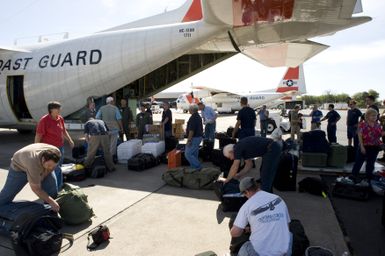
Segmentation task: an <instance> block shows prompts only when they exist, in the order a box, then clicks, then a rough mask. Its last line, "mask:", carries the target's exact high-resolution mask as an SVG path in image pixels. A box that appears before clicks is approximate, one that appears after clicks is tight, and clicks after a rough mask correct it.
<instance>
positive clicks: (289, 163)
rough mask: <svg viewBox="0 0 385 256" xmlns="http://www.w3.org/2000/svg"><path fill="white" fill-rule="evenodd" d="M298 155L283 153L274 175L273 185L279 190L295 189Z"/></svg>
mask: <svg viewBox="0 0 385 256" xmlns="http://www.w3.org/2000/svg"><path fill="white" fill-rule="evenodd" d="M297 171H298V157H297V156H294V155H292V154H290V153H283V154H282V155H281V158H280V160H279V165H278V169H277V173H276V175H275V180H274V187H275V188H276V189H278V190H280V191H296V189H297Z"/></svg>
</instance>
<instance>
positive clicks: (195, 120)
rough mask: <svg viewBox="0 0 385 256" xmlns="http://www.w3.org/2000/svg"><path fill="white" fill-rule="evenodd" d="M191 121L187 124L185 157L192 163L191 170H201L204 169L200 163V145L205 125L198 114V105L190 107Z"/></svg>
mask: <svg viewBox="0 0 385 256" xmlns="http://www.w3.org/2000/svg"><path fill="white" fill-rule="evenodd" d="M189 111H190V114H191V116H190V119H189V120H188V122H187V131H186V133H187V136H188V137H187V145H186V149H185V157H186V159H187V161H188V162H189V163H190V166H191V168H193V169H197V170H200V169H201V168H202V165H201V162H200V161H199V158H198V155H199V144H200V143H201V142H202V135H203V125H202V118H201V117H200V115H199V114H198V105H195V104H193V105H190V108H189Z"/></svg>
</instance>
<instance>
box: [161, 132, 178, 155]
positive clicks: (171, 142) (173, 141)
mask: <svg viewBox="0 0 385 256" xmlns="http://www.w3.org/2000/svg"><path fill="white" fill-rule="evenodd" d="M164 142H165V146H166V152H170V151H171V150H173V149H175V148H176V145H178V142H179V141H178V139H177V138H175V137H174V136H171V137H166V138H165V139H164Z"/></svg>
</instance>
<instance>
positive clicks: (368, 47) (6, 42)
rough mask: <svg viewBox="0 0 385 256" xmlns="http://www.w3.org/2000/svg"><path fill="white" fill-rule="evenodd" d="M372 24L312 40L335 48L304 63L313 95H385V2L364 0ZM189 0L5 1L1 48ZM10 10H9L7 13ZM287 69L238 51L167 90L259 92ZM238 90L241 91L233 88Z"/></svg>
mask: <svg viewBox="0 0 385 256" xmlns="http://www.w3.org/2000/svg"><path fill="white" fill-rule="evenodd" d="M362 2H363V8H364V12H363V13H361V14H359V16H362V15H365V16H370V17H372V18H373V20H372V21H371V22H369V23H366V24H363V25H360V26H357V27H354V28H351V29H348V30H344V31H340V32H338V33H336V34H334V35H331V36H325V37H319V38H312V39H311V40H312V41H316V42H319V43H322V44H326V45H329V46H330V48H329V49H327V50H325V51H323V52H321V53H320V54H318V55H316V56H315V57H313V58H311V59H310V60H308V61H307V62H305V64H304V70H305V79H306V86H307V92H308V93H307V94H308V95H321V94H324V93H326V92H331V93H347V94H349V95H353V94H354V93H357V92H362V91H367V90H369V89H373V90H376V91H378V92H379V93H380V99H381V100H382V99H385V15H384V10H385V1H383V0H362ZM183 3H184V0H161V1H159V0H141V1H134V0H76V1H75V0H67V1H59V0H17V1H9V0H0V6H1V9H2V10H3V15H1V16H0V48H1V47H2V46H13V45H14V42H15V40H17V42H18V45H22V44H23V43H24V44H27V43H30V42H36V41H37V38H38V37H39V36H40V35H43V36H47V37H48V38H60V37H61V36H63V34H64V32H68V33H69V36H70V37H76V36H80V35H83V34H90V33H93V32H97V31H101V30H104V29H106V28H109V27H114V26H117V25H120V24H124V23H128V22H130V21H134V20H137V19H140V18H144V17H148V16H152V15H155V14H159V13H162V12H164V11H166V10H172V9H175V8H177V7H179V6H181V5H182V4H183ZM5 10H6V11H5ZM285 70H286V68H270V67H265V66H263V65H261V64H259V63H257V62H256V61H254V60H251V59H249V58H247V57H245V56H242V55H237V56H235V57H232V58H230V59H228V60H226V61H224V62H222V63H219V64H217V65H216V66H214V67H212V68H209V69H207V70H205V71H203V72H201V73H199V74H198V75H195V76H193V77H191V78H189V79H187V80H185V81H183V82H181V83H179V84H177V85H176V86H174V87H172V88H170V89H168V91H180V92H182V91H189V90H190V88H191V85H194V86H207V87H213V88H218V89H222V90H229V91H232V92H247V91H258V90H266V89H269V88H274V87H276V86H277V85H278V83H279V81H280V80H281V78H282V76H283V74H284V73H285ZM234 88H237V89H234Z"/></svg>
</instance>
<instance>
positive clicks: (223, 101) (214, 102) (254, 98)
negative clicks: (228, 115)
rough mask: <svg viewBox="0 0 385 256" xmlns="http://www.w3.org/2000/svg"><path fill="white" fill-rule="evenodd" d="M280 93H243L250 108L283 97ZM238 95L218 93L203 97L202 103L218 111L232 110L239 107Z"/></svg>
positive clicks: (239, 97) (236, 109) (255, 107)
mask: <svg viewBox="0 0 385 256" xmlns="http://www.w3.org/2000/svg"><path fill="white" fill-rule="evenodd" d="M283 95H284V94H282V93H274V92H272V93H258V94H249V95H244V96H245V97H247V99H248V104H249V106H250V107H251V108H253V109H257V108H259V107H261V106H262V105H267V104H268V103H270V102H272V101H275V100H278V99H280V98H282V97H283ZM240 99H241V96H240V95H234V94H230V93H218V94H215V95H213V96H210V97H206V98H204V103H205V104H207V105H209V106H211V107H213V108H214V109H217V110H218V111H219V112H234V111H238V110H240V109H241V105H240Z"/></svg>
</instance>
